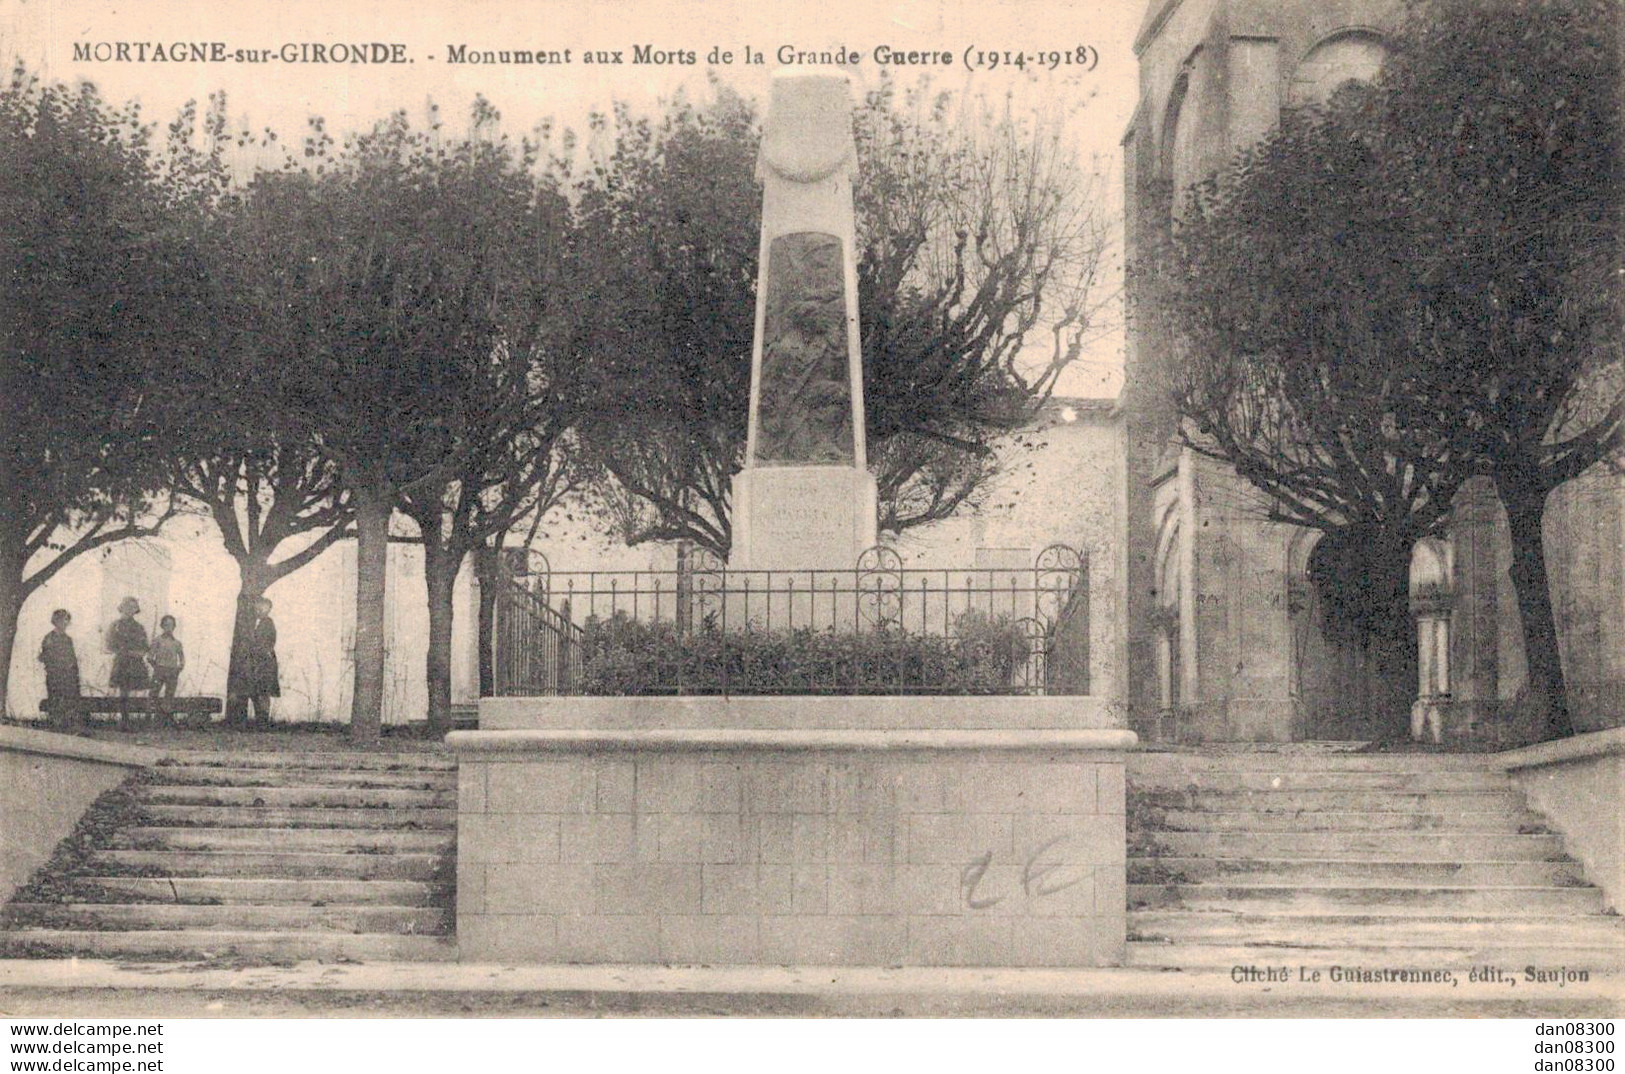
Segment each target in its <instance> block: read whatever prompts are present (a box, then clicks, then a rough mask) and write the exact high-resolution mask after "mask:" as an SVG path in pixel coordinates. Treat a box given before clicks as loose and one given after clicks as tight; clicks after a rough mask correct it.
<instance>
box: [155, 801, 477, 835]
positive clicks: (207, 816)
mask: <svg viewBox="0 0 1625 1074" xmlns="http://www.w3.org/2000/svg"><path fill="white" fill-rule="evenodd" d="M146 809H147V813H148V815H149V816H151V817H152V818H153V819H154V820H159V821H171V822H173V823H175V824H179V825H185V826H188V827H194V828H195V827H212V828H261V827H271V828H280V829H292V828H390V829H394V828H400V829H408V828H417V829H420V830H423V831H431V830H439V829H445V830H454V829H455V828H456V827H457V810H455V809H410V808H407V809H391V808H384V809H365V808H356V809H323V808H316V807H310V808H300V807H297V806H294V807H287V808H284V807H278V806H202V805H149V806H147V807H146Z"/></svg>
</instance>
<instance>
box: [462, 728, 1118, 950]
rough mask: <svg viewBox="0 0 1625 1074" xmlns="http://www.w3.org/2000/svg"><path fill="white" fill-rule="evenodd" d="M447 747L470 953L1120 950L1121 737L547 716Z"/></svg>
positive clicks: (465, 944)
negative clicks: (641, 723) (556, 721)
mask: <svg viewBox="0 0 1625 1074" xmlns="http://www.w3.org/2000/svg"><path fill="white" fill-rule="evenodd" d="M621 700H622V702H623V703H624V701H625V699H621ZM719 700H720V699H719ZM845 700H847V702H848V703H849V704H852V705H857V704H858V703H860V702H861V701H862V700H863V699H845ZM1001 701H1004V702H1006V703H1009V702H1011V701H1018V699H1001ZM483 715H484V714H483V712H482V718H483ZM448 741H449V742H450V743H451V745H452V746H453V748H454V749H455V750H456V751H457V754H458V786H459V800H458V877H457V932H458V948H459V952H460V957H461V958H462V959H463V960H465V961H471V962H481V961H500V962H589V963H591V962H599V963H613V962H642V963H668V964H684V963H706V964H712V965H718V964H734V965H750V964H801V965H818V964H825V965H868V966H896V965H910V966H950V965H969V966H1105V965H1115V964H1120V963H1121V962H1122V961H1123V958H1124V951H1125V948H1124V938H1125V937H1124V927H1125V926H1124V921H1125V916H1124V911H1125V894H1124V823H1123V751H1124V750H1125V749H1127V748H1129V747H1131V746H1132V745H1133V744H1134V741H1135V739H1134V736H1133V735H1132V734H1131V733H1129V732H1126V731H1116V730H1075V731H1030V730H1029V731H1022V730H1018V731H907V730H893V731H884V730H879V731H840V730H833V731H830V730H825V731H820V730H740V729H723V730H704V729H698V730H695V729H689V730H664V731H658V730H655V731H639V730H627V731H561V730H534V731H470V732H457V733H454V734H453V735H451V736H450V738H449V740H448Z"/></svg>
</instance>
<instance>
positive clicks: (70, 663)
mask: <svg viewBox="0 0 1625 1074" xmlns="http://www.w3.org/2000/svg"><path fill="white" fill-rule="evenodd" d="M71 622H73V616H71V615H69V614H68V610H67V609H66V608H58V609H57V610H56V611H54V612H52V613H51V632H50V633H49V634H47V635H45V639H44V640H43V641H41V642H40V647H39V660H40V663H42V664H44V665H45V699H46V700H47V701H69V700H74V699H77V698H78V697H79V654H77V653H75V652H74V651H73V639H72V638H70V637H69V636H68V624H69V623H71ZM51 715H53V716H58V715H63V714H62V713H57V712H55V711H52V713H51Z"/></svg>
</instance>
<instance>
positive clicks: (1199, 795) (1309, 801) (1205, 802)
mask: <svg viewBox="0 0 1625 1074" xmlns="http://www.w3.org/2000/svg"><path fill="white" fill-rule="evenodd" d="M1132 800H1133V801H1134V802H1135V803H1136V804H1137V805H1141V806H1145V807H1148V808H1151V809H1190V810H1199V811H1203V812H1217V813H1233V812H1251V813H1304V812H1316V813H1347V812H1362V813H1363V812H1379V813H1424V812H1427V813H1432V812H1443V813H1456V812H1463V813H1493V812H1497V811H1508V812H1522V811H1523V809H1524V799H1523V795H1521V794H1519V793H1518V792H1517V791H1515V790H1512V789H1511V788H1504V789H1501V790H1482V789H1479V790H1445V791H1415V790H1408V791H1374V790H1316V791H1274V790H1218V789H1209V790H1196V791H1191V790H1164V791H1149V792H1148V791H1136V793H1135V795H1134V796H1133V798H1132Z"/></svg>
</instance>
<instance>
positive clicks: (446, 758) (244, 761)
mask: <svg viewBox="0 0 1625 1074" xmlns="http://www.w3.org/2000/svg"><path fill="white" fill-rule="evenodd" d="M154 767H155V768H157V769H159V770H163V769H167V768H270V769H309V770H312V771H319V770H323V769H339V770H342V771H359V770H362V769H365V770H367V771H374V772H376V771H385V772H455V771H457V758H455V757H453V756H451V755H450V754H446V753H431V752H428V751H424V752H421V753H416V752H409V753H374V752H371V751H367V750H333V751H330V752H327V753H314V752H293V751H289V752H277V751H273V750H265V751H262V752H259V753H238V752H233V753H221V752H216V751H213V750H186V751H184V752H182V753H177V754H175V755H174V756H173V757H171V758H169V759H166V760H162V761H159V762H158V763H157V765H155V766H154Z"/></svg>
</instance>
